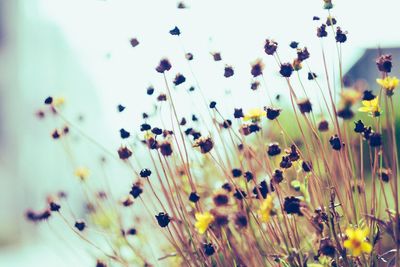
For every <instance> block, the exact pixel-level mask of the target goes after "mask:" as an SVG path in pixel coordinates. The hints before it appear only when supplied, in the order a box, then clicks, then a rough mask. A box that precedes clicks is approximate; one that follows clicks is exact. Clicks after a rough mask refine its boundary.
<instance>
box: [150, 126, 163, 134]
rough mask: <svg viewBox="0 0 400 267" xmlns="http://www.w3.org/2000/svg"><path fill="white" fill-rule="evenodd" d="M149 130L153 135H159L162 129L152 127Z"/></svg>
mask: <svg viewBox="0 0 400 267" xmlns="http://www.w3.org/2000/svg"><path fill="white" fill-rule="evenodd" d="M151 132H152V133H153V134H155V135H161V134H162V133H163V131H162V130H161V129H160V128H158V127H154V128H153V129H151Z"/></svg>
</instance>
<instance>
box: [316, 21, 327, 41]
mask: <svg viewBox="0 0 400 267" xmlns="http://www.w3.org/2000/svg"><path fill="white" fill-rule="evenodd" d="M317 36H318V37H319V38H323V37H326V36H328V32H327V31H326V25H325V24H322V25H321V27H318V28H317Z"/></svg>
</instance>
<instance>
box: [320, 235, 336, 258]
mask: <svg viewBox="0 0 400 267" xmlns="http://www.w3.org/2000/svg"><path fill="white" fill-rule="evenodd" d="M318 252H319V253H321V254H322V255H325V256H328V257H331V258H334V257H335V254H336V248H335V245H334V244H333V242H332V241H331V240H330V239H329V238H324V239H321V242H320V244H319V250H318Z"/></svg>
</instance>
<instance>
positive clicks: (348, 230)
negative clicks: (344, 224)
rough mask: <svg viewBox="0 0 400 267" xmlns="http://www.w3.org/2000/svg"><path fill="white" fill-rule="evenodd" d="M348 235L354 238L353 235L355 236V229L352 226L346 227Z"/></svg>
mask: <svg viewBox="0 0 400 267" xmlns="http://www.w3.org/2000/svg"><path fill="white" fill-rule="evenodd" d="M346 236H347V237H348V238H349V239H352V238H353V236H354V230H353V229H351V228H347V229H346Z"/></svg>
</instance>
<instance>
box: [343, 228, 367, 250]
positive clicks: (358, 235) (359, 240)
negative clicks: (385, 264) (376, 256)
mask: <svg viewBox="0 0 400 267" xmlns="http://www.w3.org/2000/svg"><path fill="white" fill-rule="evenodd" d="M368 234H369V229H368V228H367V227H365V228H363V229H361V228H355V229H352V228H347V229H346V236H347V239H346V240H345V241H344V242H343V246H344V247H345V248H346V249H348V250H350V252H351V255H352V256H354V257H358V256H360V255H361V253H370V252H371V250H372V245H371V244H370V243H369V242H368V241H367V240H366V239H367V236H368Z"/></svg>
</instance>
